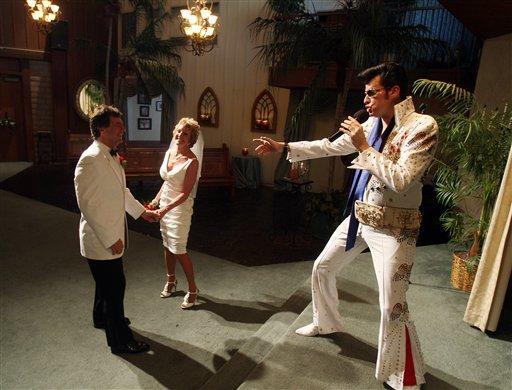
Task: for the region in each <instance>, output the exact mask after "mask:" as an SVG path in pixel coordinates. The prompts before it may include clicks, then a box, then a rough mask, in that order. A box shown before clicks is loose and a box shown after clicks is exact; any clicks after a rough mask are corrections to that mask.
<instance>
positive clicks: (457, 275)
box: [451, 252, 476, 292]
mask: <svg viewBox="0 0 512 390" xmlns="http://www.w3.org/2000/svg"><path fill="white" fill-rule="evenodd" d="M466 258H467V252H455V253H454V254H453V261H452V274H451V281H452V286H453V288H456V289H457V290H462V291H465V292H470V291H471V288H472V287H473V282H474V280H475V275H476V267H475V269H474V270H473V272H471V273H469V272H468V270H467V268H466V260H465V259H466Z"/></svg>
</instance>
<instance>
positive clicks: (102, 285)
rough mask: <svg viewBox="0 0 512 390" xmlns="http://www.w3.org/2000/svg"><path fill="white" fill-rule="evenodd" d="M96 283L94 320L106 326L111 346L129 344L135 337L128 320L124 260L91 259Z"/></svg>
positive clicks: (90, 262) (89, 261) (88, 260)
mask: <svg viewBox="0 0 512 390" xmlns="http://www.w3.org/2000/svg"><path fill="white" fill-rule="evenodd" d="M87 262H88V264H89V268H90V269H91V273H92V276H93V278H94V281H95V282H96V291H95V294H94V306H93V311H92V319H93V321H94V323H95V324H105V333H106V335H107V343H108V345H109V346H111V347H119V346H122V345H125V344H126V343H127V342H128V341H131V340H133V334H132V331H131V330H130V328H129V327H128V325H127V324H126V322H125V320H124V304H123V300H124V290H125V287H126V279H125V277H124V270H123V258H122V257H120V258H118V259H114V260H91V259H87Z"/></svg>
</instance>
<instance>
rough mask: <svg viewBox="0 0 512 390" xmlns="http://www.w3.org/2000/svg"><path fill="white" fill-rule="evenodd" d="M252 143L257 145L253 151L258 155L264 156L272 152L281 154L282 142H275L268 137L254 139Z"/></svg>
mask: <svg viewBox="0 0 512 390" xmlns="http://www.w3.org/2000/svg"><path fill="white" fill-rule="evenodd" d="M252 142H255V143H257V144H258V145H257V146H256V147H255V148H254V150H255V152H256V153H257V154H259V155H265V154H269V153H272V152H282V151H283V147H284V142H277V141H274V140H273V139H272V138H269V137H260V138H254V139H253V140H252Z"/></svg>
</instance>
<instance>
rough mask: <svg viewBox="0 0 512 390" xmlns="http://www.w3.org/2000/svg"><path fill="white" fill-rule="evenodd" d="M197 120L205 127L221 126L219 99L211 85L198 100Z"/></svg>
mask: <svg viewBox="0 0 512 390" xmlns="http://www.w3.org/2000/svg"><path fill="white" fill-rule="evenodd" d="M197 121H198V122H199V124H200V125H201V126H204V127H219V99H217V95H216V94H215V92H213V89H211V88H210V87H207V88H206V89H205V90H204V92H203V93H202V95H201V97H200V98H199V101H198V102H197Z"/></svg>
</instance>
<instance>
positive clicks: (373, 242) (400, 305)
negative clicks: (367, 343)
mask: <svg viewBox="0 0 512 390" xmlns="http://www.w3.org/2000/svg"><path fill="white" fill-rule="evenodd" d="M362 237H363V238H364V240H365V241H366V243H367V244H368V246H369V248H370V252H371V254H372V259H373V266H374V268H375V274H376V276H377V282H378V286H379V305H380V311H381V320H380V329H379V343H378V347H379V348H378V349H379V350H378V357H377V364H376V372H375V376H376V378H377V379H379V380H380V381H383V382H387V383H388V384H389V385H390V386H392V387H393V388H394V389H402V388H403V386H404V383H403V382H404V374H405V368H406V356H407V346H406V341H409V342H410V345H409V347H410V350H409V356H411V355H412V360H413V361H412V362H409V361H408V362H407V364H408V365H410V364H413V366H409V368H411V367H414V375H413V378H414V377H415V378H416V384H417V385H420V384H422V383H425V378H424V373H425V368H424V363H423V357H422V354H421V348H420V345H419V342H418V337H417V333H416V328H415V327H414V323H413V322H412V321H411V320H410V316H409V308H408V305H407V300H406V292H407V289H408V288H409V277H410V275H411V270H412V266H413V263H414V255H415V251H416V238H415V237H404V236H401V235H398V234H392V233H391V232H389V231H381V230H377V229H374V228H372V227H369V226H364V227H363V229H362ZM411 352H412V353H411Z"/></svg>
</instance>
